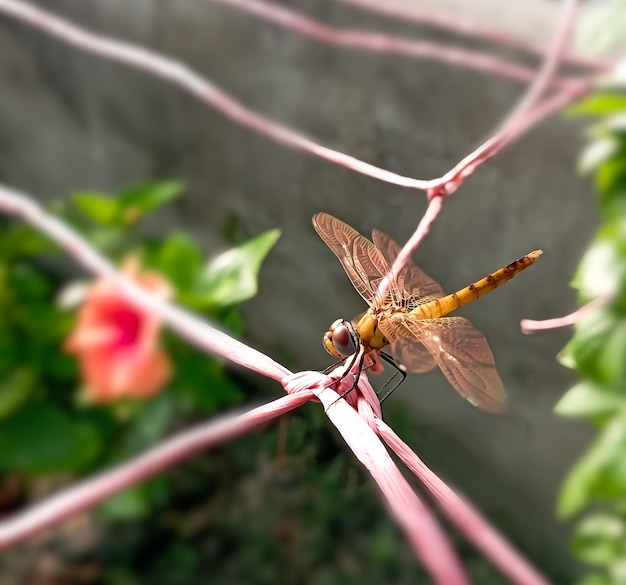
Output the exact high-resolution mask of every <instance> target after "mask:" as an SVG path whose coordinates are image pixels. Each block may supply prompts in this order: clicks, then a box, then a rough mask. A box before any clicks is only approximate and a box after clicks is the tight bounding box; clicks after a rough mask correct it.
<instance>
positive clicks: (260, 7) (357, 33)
mask: <svg viewBox="0 0 626 585" xmlns="http://www.w3.org/2000/svg"><path fill="white" fill-rule="evenodd" d="M205 1H208V2H213V3H216V4H223V5H225V6H232V7H234V8H238V9H240V10H244V11H246V12H248V13H250V14H254V15H255V16H258V17H259V18H262V19H264V20H267V21H270V22H273V23H274V24H277V25H279V26H283V27H285V28H287V29H290V30H293V31H296V32H297V33H299V34H301V35H303V36H306V37H309V38H312V39H315V40H316V41H319V42H322V43H327V44H331V45H335V46H340V47H348V48H354V49H360V50H364V51H372V52H376V53H396V54H400V55H408V56H411V57H418V58H421V59H430V60H433V61H443V62H445V63H448V64H450V65H455V66H459V67H464V68H466V69H474V70H476V71H482V72H484V73H490V74H493V75H499V76H501V77H506V78H508V79H514V80H516V81H531V80H532V79H534V78H535V75H536V72H535V71H534V70H533V69H532V68H530V67H526V66H524V65H519V64H517V63H513V62H511V61H507V60H505V59H500V58H498V57H495V56H493V55H491V54H489V53H486V52H481V51H474V50H471V49H466V48H457V47H451V46H447V45H442V44H440V43H434V42H430V41H415V40H413V39H409V38H403V37H397V36H391V35H386V34H382V33H377V32H370V31H364V30H342V29H338V28H334V27H331V26H329V25H327V24H324V23H323V22H320V21H318V20H314V19H313V18H310V17H308V16H305V15H304V14H302V13H300V12H296V11H295V10H291V9H288V8H285V7H283V6H281V5H279V4H274V3H271V2H266V1H265V0H205ZM569 83H570V82H569V81H567V80H563V79H555V80H553V81H551V82H550V84H551V85H553V86H555V87H559V88H561V89H562V91H565V92H567V91H568V88H569Z"/></svg>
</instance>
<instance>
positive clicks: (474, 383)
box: [394, 316, 506, 413]
mask: <svg viewBox="0 0 626 585" xmlns="http://www.w3.org/2000/svg"><path fill="white" fill-rule="evenodd" d="M394 321H396V320H395V319H394ZM397 322H398V327H402V328H404V329H406V330H408V331H411V332H412V333H413V335H414V336H415V338H416V339H417V340H419V341H420V342H421V343H422V344H423V345H424V346H425V347H426V348H427V349H428V351H429V352H430V353H431V355H432V356H433V358H434V359H435V361H436V362H437V365H438V366H439V367H440V368H441V371H442V372H443V373H444V375H445V376H446V378H448V381H449V382H450V383H451V384H452V385H453V386H454V388H455V389H456V391H457V392H458V393H459V394H460V395H461V396H463V397H464V398H466V399H467V400H469V402H471V403H472V404H473V405H474V406H477V407H478V408H480V409H482V410H485V411H487V412H492V413H502V412H504V411H506V393H505V391H504V386H503V385H502V380H500V376H499V375H498V372H497V370H496V366H495V363H494V358H493V353H492V352H491V348H490V347H489V344H488V343H487V340H486V339H485V337H484V335H483V334H482V333H480V331H478V330H477V329H476V328H475V327H474V326H473V325H472V324H471V323H470V322H469V321H468V320H467V319H464V318H463V317H442V318H440V319H424V320H419V321H418V320H413V319H410V318H408V316H407V318H404V319H397Z"/></svg>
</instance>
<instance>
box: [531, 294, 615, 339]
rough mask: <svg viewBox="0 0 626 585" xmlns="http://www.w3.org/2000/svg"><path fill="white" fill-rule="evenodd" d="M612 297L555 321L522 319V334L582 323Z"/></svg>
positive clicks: (598, 299)
mask: <svg viewBox="0 0 626 585" xmlns="http://www.w3.org/2000/svg"><path fill="white" fill-rule="evenodd" d="M611 299H612V297H611V296H602V297H598V298H597V299H594V300H593V301H590V302H588V303H587V304H586V305H583V306H582V307H580V308H579V309H578V310H576V311H574V312H573V313H570V314H569V315H565V316H564V317H557V318H555V319H545V320H543V321H533V320H532V319H522V321H520V326H521V328H522V333H535V332H536V331H545V330H546V329H558V328H559V327H567V326H568V325H575V324H576V323H578V321H580V320H581V319H582V318H583V317H584V316H585V315H586V314H587V313H589V312H590V311H592V310H593V309H598V308H599V307H603V306H604V305H606V304H607V303H609V302H610V301H611Z"/></svg>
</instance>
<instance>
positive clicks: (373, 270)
mask: <svg viewBox="0 0 626 585" xmlns="http://www.w3.org/2000/svg"><path fill="white" fill-rule="evenodd" d="M313 227H314V228H315V231H317V233H318V234H319V235H320V237H321V238H322V240H324V242H325V243H326V245H327V246H328V247H329V248H330V249H331V250H332V252H333V253H334V254H335V256H337V258H339V261H340V262H341V265H342V266H343V269H344V270H345V271H346V274H347V275H348V278H349V279H350V282H352V285H353V286H354V288H356V290H357V291H358V293H359V294H360V295H361V296H362V297H363V298H364V299H365V301H366V302H367V303H369V304H370V305H371V304H373V302H374V299H375V297H376V290H377V288H378V284H379V283H380V281H381V279H382V278H384V277H385V275H386V274H387V272H388V270H389V267H388V266H387V262H386V261H385V258H384V256H383V255H382V254H381V252H380V251H379V250H378V249H377V248H376V247H375V246H374V244H372V242H370V241H369V240H368V239H367V238H365V237H363V236H362V235H361V234H360V233H359V232H357V231H356V230H355V229H353V228H351V227H350V226H349V225H348V224H346V223H344V222H343V221H340V220H338V219H337V218H336V217H333V216H332V215H329V214H327V213H317V214H316V215H314V216H313Z"/></svg>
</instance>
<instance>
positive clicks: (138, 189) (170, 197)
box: [119, 181, 185, 224]
mask: <svg viewBox="0 0 626 585" xmlns="http://www.w3.org/2000/svg"><path fill="white" fill-rule="evenodd" d="M184 188H185V186H184V185H183V183H181V182H179V181H165V182H161V183H148V184H145V185H137V186H135V187H131V188H130V189H128V190H126V191H124V192H123V193H122V194H121V195H120V197H119V201H120V204H121V206H122V209H123V211H122V213H123V216H124V217H123V219H124V222H125V223H128V224H132V223H134V222H136V221H137V220H138V219H141V218H142V217H143V216H145V215H147V214H148V213H151V212H153V211H156V210H157V209H159V208H160V207H163V206H164V205H167V204H168V203H170V202H172V201H174V199H177V198H178V197H180V195H182V193H183V191H184Z"/></svg>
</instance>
